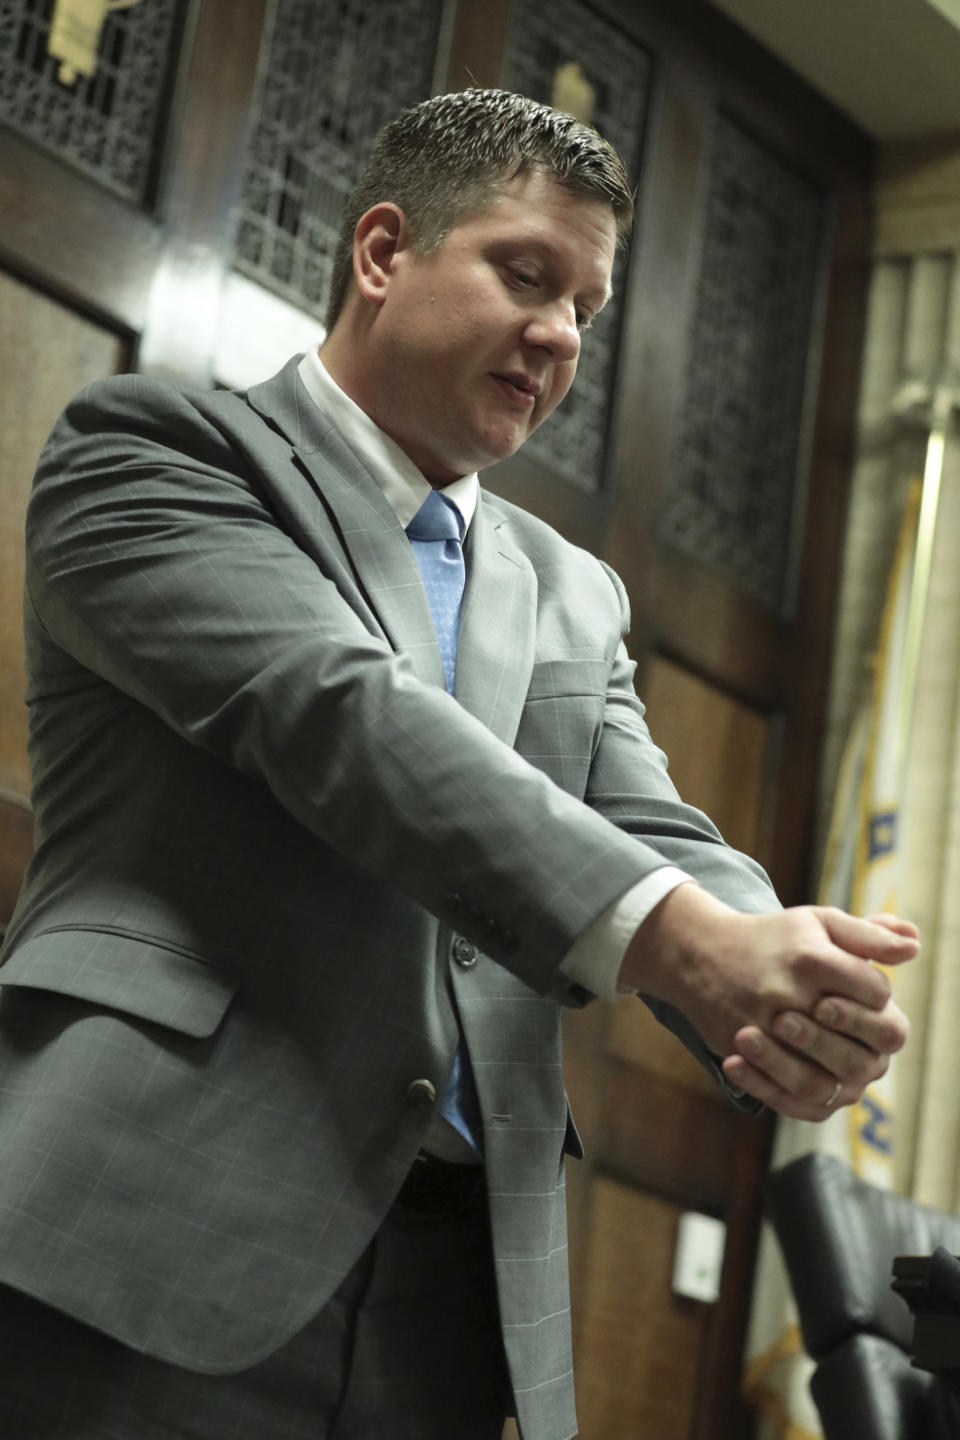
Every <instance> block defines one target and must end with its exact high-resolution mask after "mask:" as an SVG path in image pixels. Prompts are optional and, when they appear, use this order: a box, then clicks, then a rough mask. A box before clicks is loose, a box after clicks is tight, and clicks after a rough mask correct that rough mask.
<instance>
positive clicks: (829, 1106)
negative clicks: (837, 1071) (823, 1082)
mask: <svg viewBox="0 0 960 1440" xmlns="http://www.w3.org/2000/svg"><path fill="white" fill-rule="evenodd" d="M842 1088H843V1081H842V1080H838V1081H837V1083H836V1085H834V1087H833V1094H832V1095H831V1096H830V1099H829V1100H825V1101H824V1102H823V1103H824V1104H825V1105H826V1107H827V1109H828V1110H832V1109H833V1107H834V1105H836V1103H837V1096H838V1095H839V1094H840V1091H841V1090H842Z"/></svg>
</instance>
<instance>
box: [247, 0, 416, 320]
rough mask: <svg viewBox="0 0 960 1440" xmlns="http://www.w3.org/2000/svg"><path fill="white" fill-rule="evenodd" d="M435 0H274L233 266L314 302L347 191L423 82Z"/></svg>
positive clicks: (326, 277)
mask: <svg viewBox="0 0 960 1440" xmlns="http://www.w3.org/2000/svg"><path fill="white" fill-rule="evenodd" d="M441 9H442V0H368V3H362V0H340V3H335V0H276V5H275V8H274V11H273V15H272V25H271V30H270V33H269V36H268V38H267V40H266V42H265V47H264V62H263V68H262V70H261V75H260V82H259V86H258V96H257V101H256V105H255V114H254V123H253V132H252V138H251V141H250V147H249V152H248V157H247V172H246V177H245V181H244V189H243V198H242V201H241V206H240V214H239V218H238V224H237V232H236V251H235V256H234V263H235V265H236V266H237V268H238V269H239V270H242V271H243V272H244V273H245V274H247V275H249V276H251V278H252V279H254V280H257V281H259V282H260V283H261V284H262V285H265V286H267V287H268V288H269V289H271V290H275V291H277V292H278V293H279V294H280V295H282V296H284V298H285V299H288V300H290V301H292V302H293V303H294V304H295V305H297V306H299V307H300V308H302V309H306V310H309V311H312V312H313V313H315V314H318V315H321V316H322V314H323V310H324V306H325V304H326V299H327V293H328V290H329V286H330V272H331V268H332V264H333V252H334V250H335V248H336V241H337V233H338V230H339V227H340V217H341V215H342V213H343V206H344V202H345V201H346V198H347V195H348V194H349V193H350V190H351V188H352V186H353V182H354V180H355V178H356V176H357V174H358V172H359V170H360V168H361V167H362V165H363V162H364V161H365V160H366V158H367V155H368V153H369V150H370V147H371V145H372V142H373V138H374V136H375V135H376V133H377V131H378V130H379V129H380V127H381V125H383V124H385V123H386V121H387V120H390V119H392V117H393V116H394V115H395V114H396V113H397V111H398V110H400V109H402V108H403V107H404V106H405V105H412V104H415V103H416V102H417V101H418V100H423V99H425V98H426V96H427V95H429V93H430V80H431V75H432V71H433V57H434V52H435V50H436V45H437V34H438V30H439V25H440V14H441Z"/></svg>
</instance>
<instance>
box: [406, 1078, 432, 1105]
mask: <svg viewBox="0 0 960 1440" xmlns="http://www.w3.org/2000/svg"><path fill="white" fill-rule="evenodd" d="M436 1098H437V1087H436V1085H434V1083H433V1081H432V1080H414V1082H413V1084H412V1085H410V1086H409V1087H408V1089H407V1099H408V1100H409V1101H410V1102H411V1104H413V1105H417V1106H419V1107H421V1108H425V1107H426V1106H427V1105H432V1104H433V1102H434V1101H435V1100H436Z"/></svg>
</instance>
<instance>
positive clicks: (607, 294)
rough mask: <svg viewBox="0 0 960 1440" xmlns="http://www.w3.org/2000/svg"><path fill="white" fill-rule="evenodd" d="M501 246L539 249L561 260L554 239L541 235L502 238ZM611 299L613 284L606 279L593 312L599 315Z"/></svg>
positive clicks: (510, 248)
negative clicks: (519, 238)
mask: <svg viewBox="0 0 960 1440" xmlns="http://www.w3.org/2000/svg"><path fill="white" fill-rule="evenodd" d="M503 248H504V249H505V250H515V249H528V250H539V251H540V252H541V253H543V254H544V255H547V256H548V257H549V258H550V259H552V260H554V261H557V260H561V259H562V258H563V256H562V252H561V249H560V246H559V245H557V244H555V243H554V241H552V240H550V239H549V238H548V237H546V236H542V235H526V236H524V237H523V239H521V240H516V239H515V240H511V241H508V240H504V242H503ZM612 299H613V286H612V285H611V284H610V282H609V281H608V282H607V284H606V285H605V286H604V289H603V297H602V299H601V300H600V303H599V304H598V305H597V307H596V309H595V310H594V314H595V315H599V314H600V311H601V310H602V309H603V308H604V306H605V305H609V303H610V301H611V300H612Z"/></svg>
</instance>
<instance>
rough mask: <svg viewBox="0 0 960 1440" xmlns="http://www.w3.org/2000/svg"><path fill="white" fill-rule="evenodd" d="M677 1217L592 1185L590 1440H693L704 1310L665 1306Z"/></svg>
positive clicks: (586, 1355) (583, 1357) (584, 1360)
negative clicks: (644, 1438) (690, 1438)
mask: <svg viewBox="0 0 960 1440" xmlns="http://www.w3.org/2000/svg"><path fill="white" fill-rule="evenodd" d="M679 1217H680V1211H679V1209H678V1208H677V1207H676V1206H674V1205H671V1204H670V1203H668V1202H667V1201H665V1200H659V1199H656V1198H655V1197H653V1196H651V1195H645V1194H643V1193H642V1192H640V1191H637V1190H629V1189H627V1188H626V1187H624V1186H622V1185H619V1184H617V1183H616V1182H615V1181H613V1180H609V1179H599V1180H597V1181H596V1182H595V1185H594V1191H593V1206H592V1212H591V1223H590V1231H589V1257H590V1258H589V1262H588V1269H587V1285H586V1298H585V1302H584V1316H583V1324H582V1328H581V1332H580V1336H579V1344H578V1354H577V1374H578V1375H579V1376H580V1377H581V1380H580V1383H579V1385H578V1390H577V1413H578V1418H579V1421H580V1434H581V1436H582V1437H584V1440H628V1437H634V1436H635V1437H638V1440H639V1437H641V1436H649V1437H651V1440H654V1437H655V1440H686V1437H687V1436H688V1435H689V1434H690V1427H691V1425H692V1423H693V1415H694V1408H695V1402H696V1395H697V1382H698V1375H699V1367H700V1352H701V1347H702V1343H703V1333H704V1325H705V1318H706V1310H705V1307H703V1306H702V1305H699V1304H697V1303H696V1302H695V1301H692V1300H681V1299H678V1298H677V1297H675V1296H671V1298H670V1299H669V1300H668V1301H667V1303H666V1304H665V1303H664V1297H665V1296H667V1295H670V1281H671V1275H672V1273H673V1256H674V1249H675V1246H676V1235H677V1222H678V1220H679ZM640 1237H642V1238H643V1243H642V1244H638V1243H637V1242H638V1240H639V1239H640Z"/></svg>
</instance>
